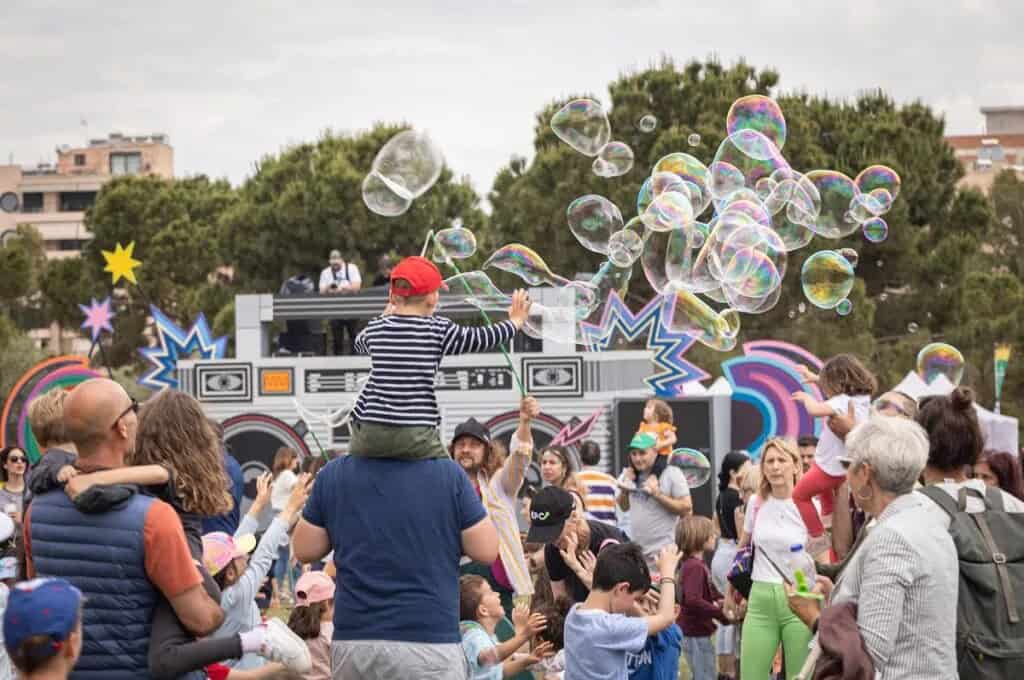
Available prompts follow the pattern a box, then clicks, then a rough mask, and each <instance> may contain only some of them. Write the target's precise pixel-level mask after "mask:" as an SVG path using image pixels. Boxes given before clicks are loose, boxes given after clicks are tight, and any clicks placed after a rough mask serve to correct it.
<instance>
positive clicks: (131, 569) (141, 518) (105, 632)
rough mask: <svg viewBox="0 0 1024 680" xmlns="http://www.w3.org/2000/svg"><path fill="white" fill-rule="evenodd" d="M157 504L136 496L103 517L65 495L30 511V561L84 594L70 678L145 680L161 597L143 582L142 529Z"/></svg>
mask: <svg viewBox="0 0 1024 680" xmlns="http://www.w3.org/2000/svg"><path fill="white" fill-rule="evenodd" d="M154 501H155V499H153V498H151V497H148V496H141V495H138V494H134V495H133V496H132V497H131V498H130V499H128V500H127V501H125V502H124V503H122V504H121V505H119V506H117V507H115V508H114V509H113V510H110V511H109V512H105V513H101V514H88V515H87V514H85V513H82V512H80V511H79V510H78V509H77V508H75V506H74V505H73V504H72V502H71V501H70V500H69V499H68V497H67V495H66V494H65V493H64V492H63V491H51V492H50V493H46V494H43V495H42V496H37V497H36V498H35V499H34V500H33V501H32V505H31V515H30V521H31V539H32V561H33V563H34V565H35V569H36V574H37V575H38V576H59V577H61V578H65V579H67V580H68V581H70V582H71V583H73V584H74V585H75V586H76V587H77V588H78V589H79V590H81V591H82V593H83V595H84V596H85V600H86V601H85V608H84V614H83V630H84V642H83V645H82V657H81V659H79V661H78V663H77V664H76V665H75V670H74V672H73V673H72V674H71V677H72V679H73V680H122V679H124V680H129V679H130V680H137V679H139V678H149V677H150V675H149V664H148V659H147V655H148V653H149V629H150V622H151V621H152V618H153V607H154V605H155V604H156V602H157V599H158V597H159V593H158V591H157V590H156V588H155V587H154V586H153V584H152V583H150V581H149V579H148V578H146V568H145V561H144V560H145V549H144V544H143V540H144V538H143V529H144V525H145V522H146V513H147V512H148V511H149V507H150V505H152V503H153V502H154Z"/></svg>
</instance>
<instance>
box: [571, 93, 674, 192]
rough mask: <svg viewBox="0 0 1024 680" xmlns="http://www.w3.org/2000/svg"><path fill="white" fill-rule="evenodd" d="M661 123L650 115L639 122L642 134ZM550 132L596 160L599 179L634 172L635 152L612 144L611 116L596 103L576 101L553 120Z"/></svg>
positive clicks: (622, 145)
mask: <svg viewBox="0 0 1024 680" xmlns="http://www.w3.org/2000/svg"><path fill="white" fill-rule="evenodd" d="M657 126H658V119H657V118H655V117H654V116H653V115H651V114H647V115H645V116H643V117H642V118H641V119H640V120H639V121H638V122H637V128H639V129H640V131H641V132H652V131H653V130H654V128H656V127H657ZM551 130H552V131H553V132H554V133H555V135H557V136H558V138H559V139H561V140H562V141H563V142H565V143H566V144H568V145H569V146H571V147H572V148H573V149H575V150H576V151H579V152H580V153H581V154H583V155H584V156H591V157H593V158H594V164H593V166H592V168H593V171H594V174H595V175H597V176H598V177H608V178H610V177H620V176H622V175H625V174H626V173H627V172H629V171H630V170H632V169H633V149H631V148H629V145H628V144H626V143H625V142H616V141H611V138H612V125H611V123H609V122H608V114H607V113H605V111H604V109H603V108H602V107H601V105H600V104H598V103H597V102H595V101H594V100H593V99H574V100H572V101H571V102H569V103H568V104H566V105H565V106H563V107H562V108H561V109H559V110H558V112H556V113H555V115H554V116H552V117H551Z"/></svg>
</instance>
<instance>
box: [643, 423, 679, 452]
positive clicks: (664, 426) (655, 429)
mask: <svg viewBox="0 0 1024 680" xmlns="http://www.w3.org/2000/svg"><path fill="white" fill-rule="evenodd" d="M675 431H676V426H675V425H673V424H672V423H648V422H647V421H644V422H642V423H640V429H639V430H638V432H647V433H649V434H653V435H654V436H655V437H657V438H658V439H659V440H661V439H662V438H664V436H665V434H666V433H668V432H675ZM670 453H672V447H671V446H662V447H661V448H659V449H658V455H659V456H667V455H668V454H670Z"/></svg>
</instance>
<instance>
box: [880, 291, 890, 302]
mask: <svg viewBox="0 0 1024 680" xmlns="http://www.w3.org/2000/svg"><path fill="white" fill-rule="evenodd" d="M888 299H889V294H888V293H880V294H879V296H878V300H879V301H880V302H885V301H886V300H888Z"/></svg>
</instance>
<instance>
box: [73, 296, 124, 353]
mask: <svg viewBox="0 0 1024 680" xmlns="http://www.w3.org/2000/svg"><path fill="white" fill-rule="evenodd" d="M78 308H79V309H81V310H82V313H83V314H85V321H83V322H82V326H81V327H82V328H88V329H89V330H91V331H92V341H93V342H96V338H98V337H99V336H100V333H102V332H103V331H109V332H111V333H113V332H114V328H113V326H111V325H110V320H111V319H113V318H114V317H115V316H117V315H116V314H114V310H112V309H111V308H110V297H109V296H107V299H106V300H104V301H103V302H96V298H93V299H92V304H90V305H89V306H88V307H86V306H85V305H78Z"/></svg>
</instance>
